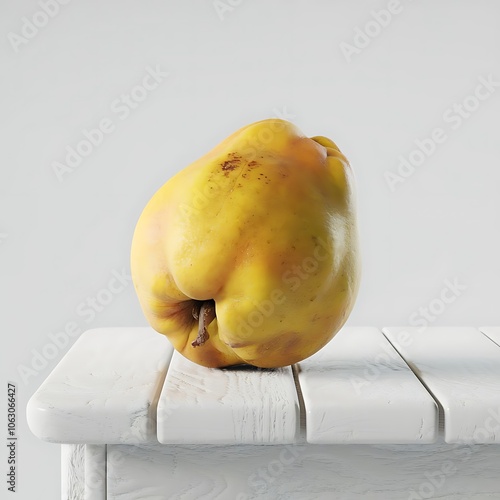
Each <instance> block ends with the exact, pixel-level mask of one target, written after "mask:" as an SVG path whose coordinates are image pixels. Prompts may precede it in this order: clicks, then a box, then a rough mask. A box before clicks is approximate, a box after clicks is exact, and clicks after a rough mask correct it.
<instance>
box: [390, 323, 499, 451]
mask: <svg viewBox="0 0 500 500" xmlns="http://www.w3.org/2000/svg"><path fill="white" fill-rule="evenodd" d="M383 332H384V334H385V335H386V336H387V338H388V339H389V340H390V341H391V342H392V344H393V345H394V347H395V348H396V349H397V350H398V351H399V352H400V353H401V355H402V356H403V357H404V358H405V360H406V361H407V363H408V364H409V365H410V366H411V368H412V370H413V371H414V372H415V373H416V374H417V375H418V377H419V378H420V379H421V380H422V382H423V383H424V384H425V385H426V386H427V387H428V389H429V391H431V392H432V394H433V395H434V397H435V398H436V399H437V400H438V402H439V403H440V405H441V406H442V408H443V413H444V432H445V440H446V442H448V443H459V442H464V443H500V349H498V347H497V346H496V345H495V344H494V343H492V342H491V340H489V339H488V338H486V337H485V336H484V335H483V334H482V333H481V332H480V331H479V330H477V329H476V328H468V327H429V328H426V329H418V328H406V327H391V328H384V329H383Z"/></svg>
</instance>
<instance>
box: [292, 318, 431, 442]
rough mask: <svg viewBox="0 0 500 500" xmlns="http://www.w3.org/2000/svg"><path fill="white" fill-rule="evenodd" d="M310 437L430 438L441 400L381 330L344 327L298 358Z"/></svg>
mask: <svg viewBox="0 0 500 500" xmlns="http://www.w3.org/2000/svg"><path fill="white" fill-rule="evenodd" d="M299 382H300V387H301V390H302V394H303V397H304V405H305V409H306V427H307V441H308V442H310V443H317V444H322V443H366V444H368V443H430V442H433V441H434V440H435V439H436V436H437V432H438V412H437V406H436V404H435V402H434V400H433V399H432V397H431V396H430V395H429V394H428V392H427V391H426V390H425V388H424V387H423V386H422V384H421V383H420V382H419V381H418V379H417V378H416V377H415V375H414V374H413V373H412V372H411V370H410V369H409V368H408V366H407V365H406V364H405V363H404V361H403V360H402V359H401V357H400V356H399V355H398V354H397V352H396V351H395V350H394V349H393V347H392V346H391V345H390V343H389V342H388V341H387V339H386V338H385V337H384V336H383V335H382V333H381V332H380V331H379V330H378V329H376V328H372V327H364V328H358V327H356V328H354V327H350V328H343V329H342V330H341V331H340V332H339V333H338V334H337V335H336V336H335V337H334V338H333V340H332V341H330V342H329V343H328V344H327V345H326V346H325V347H324V348H323V349H321V351H319V352H318V353H316V354H315V355H314V356H312V357H310V358H308V359H306V360H305V361H302V362H301V363H299Z"/></svg>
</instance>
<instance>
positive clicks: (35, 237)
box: [0, 0, 500, 499]
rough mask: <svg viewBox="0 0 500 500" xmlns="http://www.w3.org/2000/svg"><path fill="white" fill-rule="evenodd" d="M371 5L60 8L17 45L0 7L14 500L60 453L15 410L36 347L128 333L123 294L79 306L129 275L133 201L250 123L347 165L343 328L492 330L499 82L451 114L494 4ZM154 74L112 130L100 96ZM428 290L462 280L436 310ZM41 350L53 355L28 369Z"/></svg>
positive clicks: (499, 51)
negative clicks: (351, 48) (406, 163)
mask: <svg viewBox="0 0 500 500" xmlns="http://www.w3.org/2000/svg"><path fill="white" fill-rule="evenodd" d="M389 3H390V2H387V1H373V2H369V1H357V2H350V1H347V0H345V1H342V2H341V1H334V2H327V1H311V0H308V1H305V0H304V1H285V0H281V1H274V2H265V1H264V0H258V1H257V0H253V1H252V0H243V1H240V2H238V1H236V0H232V4H233V5H234V6H233V7H231V3H230V2H229V0H227V1H225V0H223V1H222V2H219V7H220V10H219V11H218V10H217V8H216V6H217V4H216V3H214V2H213V1H212V0H198V1H197V2H186V1H180V0H177V1H171V2H161V1H141V2H138V1H136V2H132V1H130V0H126V1H124V0H121V1H118V0H116V1H108V2H98V1H97V0H94V1H85V2H83V1H78V0H73V1H71V2H69V3H67V4H66V5H60V7H59V12H58V13H57V14H56V15H55V16H54V17H53V18H51V19H49V20H48V22H47V23H46V25H45V26H43V27H41V28H35V29H36V30H38V32H36V33H35V34H34V35H33V33H31V35H30V36H31V38H29V39H28V38H26V39H25V41H24V42H19V38H17V39H16V38H15V37H16V36H23V35H22V33H23V32H22V30H23V26H24V25H25V24H26V21H25V20H23V17H26V18H27V19H28V20H32V19H33V17H34V16H35V15H36V13H37V12H39V11H41V8H40V6H39V5H38V4H37V2H35V1H17V2H12V1H11V2H7V1H5V0H4V1H2V3H1V5H2V7H1V16H0V33H1V35H2V43H1V44H0V45H1V46H0V50H1V63H2V64H1V76H0V85H1V87H2V91H1V93H0V96H1V99H2V114H1V132H0V137H1V140H2V147H1V150H0V155H1V157H0V291H1V299H2V301H1V304H2V306H1V332H2V336H3V339H4V341H3V342H4V343H3V346H4V347H3V348H2V366H1V368H2V380H4V381H6V380H9V381H13V382H15V383H17V384H18V421H19V429H18V433H19V436H20V441H19V447H18V456H19V467H18V491H19V493H18V495H17V498H22V499H28V498H41V497H40V495H39V494H38V495H37V494H36V493H34V492H40V491H43V492H44V493H43V498H47V499H49V498H50V499H52V498H57V497H58V495H59V447H58V446H57V445H53V444H48V443H43V442H40V441H38V440H37V439H36V438H35V437H34V436H33V435H32V434H31V432H30V430H29V429H28V427H27V425H26V418H25V407H26V403H27V401H28V399H29V397H30V396H31V395H32V394H33V392H34V391H35V390H36V388H37V387H38V386H39V385H40V384H41V383H42V381H43V380H44V379H45V377H46V376H47V375H48V373H49V372H50V370H51V369H52V368H53V367H54V366H55V365H56V363H57V362H58V360H59V359H61V357H62V356H63V355H64V353H65V352H66V351H67V349H68V348H69V346H70V344H71V343H72V342H73V341H74V339H75V338H74V337H73V338H71V340H70V342H68V344H67V345H66V346H64V347H61V348H60V349H58V350H57V352H55V353H54V351H50V350H49V351H47V347H46V346H47V345H48V344H49V343H51V338H50V336H49V335H52V336H54V335H56V334H57V333H59V332H62V331H63V330H64V328H65V325H67V323H68V322H74V323H76V324H77V325H78V328H79V329H80V330H81V331H83V330H85V329H88V328H93V327H97V326H120V325H127V326H134V325H144V324H145V320H144V318H143V316H142V313H141V311H140V309H139V306H138V302H137V300H136V297H135V294H134V290H133V287H132V285H131V284H128V285H127V286H126V287H124V289H123V291H122V292H121V293H117V294H115V295H114V296H113V300H112V302H111V303H110V304H108V305H106V306H105V307H103V310H102V311H100V312H98V313H96V315H95V317H93V318H91V317H90V313H87V314H85V313H83V311H84V310H87V306H86V305H85V302H86V300H87V298H88V297H94V296H96V295H98V294H99V292H101V291H102V290H103V289H105V288H106V287H107V284H108V282H109V280H110V278H111V277H112V273H113V272H122V270H123V269H125V271H126V272H128V259H129V248H130V241H131V237H132V232H133V229H134V225H135V222H136V220H137V218H138V216H139V214H140V212H141V210H142V208H143V207H144V205H145V203H146V202H147V200H148V199H149V198H150V197H151V195H152V194H153V193H154V192H155V191H156V190H157V189H158V188H159V187H160V186H161V185H162V184H163V183H164V182H165V181H166V180H167V179H168V178H169V177H170V176H171V175H172V174H174V173H175V172H177V171H178V170H180V169H182V168H183V167H185V166H186V165H188V164H189V163H190V162H191V161H193V160H195V159H196V158H198V157H199V156H201V155H203V154H204V153H206V152H207V151H208V150H210V149H211V148H212V147H213V146H215V145H216V144H217V143H218V142H219V141H221V140H222V139H223V138H225V137H226V136H227V135H229V134H230V133H232V132H233V131H235V130H236V129H238V128H239V127H241V126H243V125H246V124H248V123H250V122H252V121H256V120H260V119H264V118H268V117H272V116H276V114H277V113H278V114H280V113H281V114H282V115H284V116H285V117H289V118H290V119H291V120H292V121H294V122H295V123H296V124H297V125H298V126H299V127H300V128H301V129H302V130H303V131H304V133H306V134H307V135H310V136H313V135H325V136H328V137H330V138H332V139H333V140H334V141H335V142H337V144H338V145H339V146H340V148H341V149H342V150H343V152H344V153H345V154H346V155H347V157H348V158H349V159H350V161H351V164H352V166H353V168H354V170H355V172H356V175H357V184H358V201H359V221H360V232H361V242H362V257H363V267H364V273H363V282H362V287H361V290H360V295H359V299H358V302H357V304H356V307H355V310H354V311H353V313H352V315H351V318H350V320H349V323H350V324H351V325H374V326H384V325H393V324H408V323H409V322H415V321H420V322H421V323H420V324H422V318H423V316H422V314H424V313H422V310H419V308H420V307H427V306H429V305H431V306H432V310H433V311H434V312H435V313H436V314H434V315H433V316H431V317H432V319H427V320H425V319H424V320H423V321H424V322H425V321H426V322H428V323H433V324H435V325H444V324H447V325H484V324H496V325H498V324H500V318H499V307H498V304H499V298H500V297H499V292H498V277H499V275H500V263H499V261H500V259H499V256H500V237H499V229H498V227H499V219H500V217H499V213H500V198H499V196H498V191H499V188H500V163H499V157H500V140H499V131H500V120H499V117H500V87H498V83H497V87H496V89H494V91H492V92H491V94H490V95H489V96H488V97H485V98H484V100H482V101H480V103H479V106H478V107H477V109H475V110H474V111H473V112H471V113H470V116H469V117H467V118H463V119H461V122H460V124H459V126H458V119H457V118H454V119H452V117H453V116H455V117H456V116H457V112H456V111H454V110H453V106H454V104H455V103H461V102H462V101H464V99H466V98H468V96H472V95H473V94H474V92H475V89H476V87H477V85H478V83H479V78H480V77H483V78H486V79H488V78H490V79H491V78H492V79H493V81H495V82H500V3H498V2H495V1H494V0H490V1H486V0H482V1H475V2H472V1H470V2H466V1H456V0H454V1H451V0H448V1H440V2H436V1H431V0H427V1H409V0H401V2H400V3H399V9H398V10H399V12H398V13H397V14H394V15H393V16H392V19H391V20H390V22H389V23H388V24H387V23H386V24H387V26H385V27H382V28H380V27H378V28H377V26H376V25H374V23H373V22H371V23H370V21H371V20H372V21H373V14H372V13H371V11H380V10H381V9H386V8H387V6H388V5H389ZM224 4H225V5H226V6H228V8H227V10H223V5H224ZM391 5H392V4H391ZM37 19H38V20H39V22H40V19H41V20H42V21H43V16H42V17H39V18H37ZM367 23H369V24H368V25H367ZM365 26H367V27H368V26H369V27H368V30H369V31H370V30H372V31H371V32H372V33H376V32H377V31H379V33H378V35H377V36H375V37H373V38H369V39H368V42H366V40H364V44H365V45H366V46H365V47H363V48H361V49H356V52H357V53H353V54H352V57H350V58H349V57H346V56H345V54H344V53H343V51H342V48H341V47H342V45H341V44H342V43H344V44H352V45H354V43H355V42H357V43H358V45H359V44H362V42H363V40H362V35H359V33H360V32H359V31H357V29H359V30H364V29H365ZM24 29H25V30H26V29H27V28H24ZM28 31H29V29H28ZM356 33H358V36H357V38H356V40H355V35H356ZM13 40H17V42H16V41H13ZM345 48H346V46H345V45H344V49H345ZM348 59H349V60H348ZM157 66H159V68H160V69H161V71H164V72H168V73H169V76H168V77H165V78H164V79H163V81H162V82H161V83H160V84H159V85H158V87H157V88H156V89H154V90H151V91H150V92H149V93H148V94H147V97H146V98H145V99H144V100H143V101H142V102H140V103H139V104H138V105H137V107H136V108H135V109H133V110H132V111H131V113H130V115H129V116H128V117H126V119H122V118H123V117H124V113H125V112H124V111H122V112H121V113H118V112H117V110H116V108H115V107H114V106H116V104H113V103H114V102H115V101H116V100H117V99H121V95H122V94H129V93H130V92H131V91H132V89H133V88H134V87H135V86H136V85H137V84H139V83H140V82H141V81H142V80H143V78H144V76H145V75H146V73H147V69H146V68H147V67H151V68H155V67H157ZM482 96H483V97H484V92H483V94H482ZM467 103H468V105H469V106H472V107H474V99H469V100H468V101H467ZM121 109H122V108H121ZM446 117H448V121H447V120H446ZM103 118H108V119H109V120H111V122H112V123H113V125H114V131H113V132H112V133H109V134H106V135H105V136H104V139H103V141H102V143H101V144H100V145H99V146H98V147H95V148H94V149H93V151H92V152H91V153H90V154H89V155H88V156H87V157H86V158H84V159H83V161H82V162H81V163H80V165H78V166H77V167H75V168H74V169H73V170H72V171H71V172H67V173H64V174H63V175H62V180H61V181H60V180H59V179H58V177H57V176H56V174H55V172H54V168H53V164H54V162H61V163H64V162H65V156H66V154H67V147H68V146H70V147H73V148H74V147H76V146H77V145H78V143H79V142H80V141H81V140H82V139H83V138H84V136H83V133H82V130H83V129H87V130H90V129H92V128H96V127H97V126H98V125H99V122H100V120H101V119H103ZM435 128H441V129H443V131H444V133H445V134H446V140H445V141H444V142H443V143H442V144H439V145H438V146H437V147H436V148H435V151H434V152H433V153H432V154H430V156H429V157H426V159H425V161H424V162H423V163H422V164H421V165H419V166H418V167H416V168H415V171H414V172H413V173H412V174H411V175H409V176H407V177H406V178H404V181H403V182H400V183H398V184H397V185H396V188H395V190H391V189H390V188H389V184H388V182H387V180H386V178H385V174H386V172H387V171H391V172H397V167H398V162H399V160H398V158H399V157H400V155H403V156H404V157H406V158H408V157H409V156H410V154H411V152H412V151H413V150H415V149H416V148H417V146H416V144H415V141H416V140H418V139H421V140H422V139H424V138H426V137H429V136H430V135H431V133H432V131H433V130H434V129H435ZM417 156H418V154H417ZM446 280H449V281H451V282H453V281H455V282H458V283H459V284H460V285H461V289H460V290H459V292H458V293H457V294H455V295H454V296H453V301H450V303H449V304H444V303H443V302H441V301H440V295H441V292H442V290H443V288H445V287H446V286H447V285H446ZM447 293H448V295H447V296H448V297H450V296H452V295H453V293H451V295H450V291H448V292H447ZM82 304H83V305H82ZM59 338H67V336H65V335H60V336H59ZM44 348H45V352H49V353H51V354H52V355H53V358H52V359H50V360H48V359H46V357H45V361H44V360H42V361H40V360H39V365H37V366H39V367H40V366H41V365H40V363H41V364H43V363H46V366H43V367H41V368H40V369H37V370H35V369H34V368H33V366H32V361H33V357H34V356H36V353H40V352H43V349H44ZM25 368H27V369H31V370H33V371H32V372H29V373H30V374H29V375H26V373H27V372H26V371H25V372H24V373H25V376H24V377H22V376H21V374H20V371H21V372H22V371H23V370H24V369H25ZM3 393H4V394H5V393H6V390H5V389H4V390H3ZM5 398H6V396H4V401H5ZM3 407H4V408H5V406H3ZM4 415H5V412H4ZM1 421H2V426H3V428H5V426H6V420H5V417H2V420H1ZM2 448H4V447H2ZM4 453H6V452H2V456H0V462H1V463H2V464H3V465H2V467H1V468H0V470H2V471H3V470H4V468H5V469H6V465H5V464H6V457H3V454H4ZM2 483H3V481H2ZM1 488H2V490H3V491H5V489H6V485H4V484H2V486H1ZM1 495H2V497H3V493H2V494H1Z"/></svg>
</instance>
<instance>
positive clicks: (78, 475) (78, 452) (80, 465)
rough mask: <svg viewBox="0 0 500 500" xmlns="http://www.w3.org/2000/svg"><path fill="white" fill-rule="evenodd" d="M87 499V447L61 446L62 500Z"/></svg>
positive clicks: (79, 445) (82, 445)
mask: <svg viewBox="0 0 500 500" xmlns="http://www.w3.org/2000/svg"><path fill="white" fill-rule="evenodd" d="M84 498H85V445H84V444H63V445H61V500H83V499H84Z"/></svg>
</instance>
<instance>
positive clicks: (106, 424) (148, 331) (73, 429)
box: [27, 327, 173, 444]
mask: <svg viewBox="0 0 500 500" xmlns="http://www.w3.org/2000/svg"><path fill="white" fill-rule="evenodd" d="M172 350H173V349H172V345H171V344H170V343H169V342H168V340H167V339H166V337H164V336H163V335H160V334H159V333H157V332H155V331H154V330H153V329H152V328H149V327H145V328H97V329H93V330H88V331H86V332H84V333H83V334H82V335H81V336H80V338H79V339H78V340H77V341H76V342H75V344H74V345H73V346H72V347H71V349H70V350H69V351H68V352H67V353H66V355H65V356H64V358H63V359H62V360H61V361H60V362H59V364H58V365H57V366H56V367H55V368H54V370H53V371H52V373H50V374H49V376H48V377H47V378H46V380H45V381H44V382H43V384H42V385H41V386H40V387H39V389H38V390H37V391H36V392H35V394H34V395H33V396H32V397H31V399H30V401H29V402H28V407H27V419H28V424H29V427H30V429H31V431H32V432H33V434H35V436H37V437H38V438H40V439H42V440H44V441H50V442H54V443H86V444H111V443H117V444H119V443H131V444H134V443H148V442H156V403H157V400H158V396H159V393H160V390H161V387H162V385H163V380H164V378H165V374H166V371H167V367H168V363H169V361H170V358H171V356H172Z"/></svg>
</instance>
